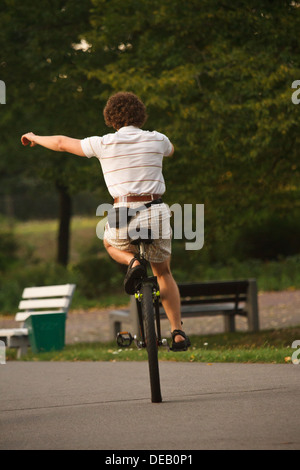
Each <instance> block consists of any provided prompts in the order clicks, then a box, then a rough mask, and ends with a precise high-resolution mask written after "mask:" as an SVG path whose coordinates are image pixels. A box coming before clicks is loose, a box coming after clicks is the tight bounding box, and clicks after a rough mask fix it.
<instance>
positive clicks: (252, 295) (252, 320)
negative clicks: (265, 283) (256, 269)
mask: <svg viewBox="0 0 300 470" xmlns="http://www.w3.org/2000/svg"><path fill="white" fill-rule="evenodd" d="M246 310H247V318H248V329H249V331H258V330H259V320H258V301H257V284H256V280H255V279H250V280H249V286H248V292H247V305H246Z"/></svg>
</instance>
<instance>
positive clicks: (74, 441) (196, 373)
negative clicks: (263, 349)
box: [0, 362, 300, 454]
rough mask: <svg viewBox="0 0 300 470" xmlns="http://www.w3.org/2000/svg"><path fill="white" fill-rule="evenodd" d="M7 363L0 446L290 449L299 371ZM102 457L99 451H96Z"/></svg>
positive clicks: (299, 408) (0, 389) (296, 443)
mask: <svg viewBox="0 0 300 470" xmlns="http://www.w3.org/2000/svg"><path fill="white" fill-rule="evenodd" d="M160 371H161V384H162V394H163V402H162V403H160V404H153V403H151V401H150V390H149V380H148V370H147V364H146V363H145V362H141V363H124V362H123V363H121V362H116V363H92V362H81V363H80V362H79V363H57V362H56V363H54V362H52V363H51V362H45V363H42V362H10V363H8V364H6V365H5V366H4V365H3V366H0V377H1V378H0V410H1V411H0V433H1V439H0V449H103V450H106V451H109V450H116V449H117V450H122V449H125V450H133V449H134V450H140V449H142V450H151V451H155V450H156V451H157V450H160V449H164V450H166V449H167V450H175V451H177V452H178V450H181V451H185V450H192V449H201V450H202V449H290V450H291V449H300V437H299V414H300V390H299V374H300V366H295V365H292V364H287V365H285V364H283V365H281V364H221V363H219V364H212V365H207V364H202V363H170V362H165V363H161V365H160ZM104 454H105V453H104Z"/></svg>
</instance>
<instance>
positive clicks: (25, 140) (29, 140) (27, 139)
mask: <svg viewBox="0 0 300 470" xmlns="http://www.w3.org/2000/svg"><path fill="white" fill-rule="evenodd" d="M35 137H36V136H35V135H34V133H33V132H27V134H24V135H22V137H21V142H22V144H23V145H28V144H30V147H34V146H35V145H36V142H35V140H34V139H35Z"/></svg>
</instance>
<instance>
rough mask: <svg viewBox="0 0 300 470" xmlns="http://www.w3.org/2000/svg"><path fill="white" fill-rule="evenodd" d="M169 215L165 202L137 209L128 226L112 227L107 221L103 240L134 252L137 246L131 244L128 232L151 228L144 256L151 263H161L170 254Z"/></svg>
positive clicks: (131, 205) (116, 206)
mask: <svg viewBox="0 0 300 470" xmlns="http://www.w3.org/2000/svg"><path fill="white" fill-rule="evenodd" d="M142 205H143V203H142V202H130V203H124V202H120V203H117V204H114V208H118V207H129V208H131V209H136V208H138V207H141V206H142ZM170 217H171V212H170V209H169V207H168V206H167V205H166V204H164V203H162V204H154V205H152V206H150V207H149V208H146V209H143V210H141V211H137V212H136V216H134V217H133V218H132V220H131V221H130V222H129V224H128V226H125V227H122V228H113V227H110V225H109V223H108V222H107V223H106V225H105V232H104V240H105V241H106V242H107V243H109V245H111V246H113V247H115V248H118V249H119V250H125V251H130V252H132V253H134V254H136V253H137V252H138V248H137V247H136V246H135V245H131V243H130V238H129V235H128V233H129V232H130V233H138V231H139V230H141V231H142V230H143V229H147V228H151V232H152V239H153V242H152V243H151V244H146V245H145V258H146V259H147V261H150V262H153V263H161V262H163V261H165V260H166V259H168V258H169V257H170V256H171V240H172V228H171V225H170Z"/></svg>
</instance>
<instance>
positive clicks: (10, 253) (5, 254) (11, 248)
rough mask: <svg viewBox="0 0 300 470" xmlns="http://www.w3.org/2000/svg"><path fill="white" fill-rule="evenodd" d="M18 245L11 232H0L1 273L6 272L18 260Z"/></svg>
mask: <svg viewBox="0 0 300 470" xmlns="http://www.w3.org/2000/svg"><path fill="white" fill-rule="evenodd" d="M17 248H18V244H17V241H16V238H15V236H14V234H13V233H12V232H11V231H1V232H0V273H1V272H5V271H6V270H7V269H8V268H9V267H10V266H11V265H12V264H13V263H14V261H15V260H16V258H17Z"/></svg>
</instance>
